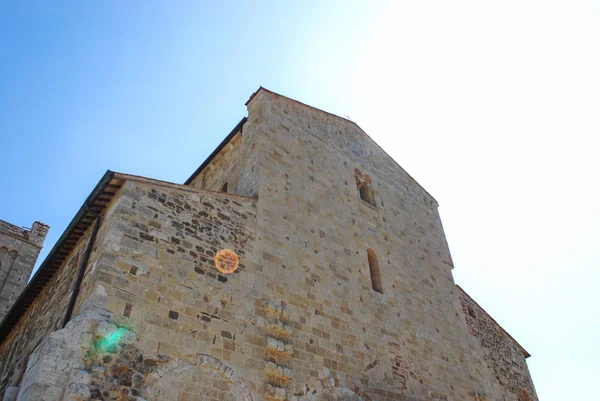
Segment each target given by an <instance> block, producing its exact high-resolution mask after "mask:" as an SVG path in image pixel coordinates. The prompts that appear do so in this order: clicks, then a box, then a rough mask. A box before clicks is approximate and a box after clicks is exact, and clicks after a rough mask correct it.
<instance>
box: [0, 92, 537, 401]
mask: <svg viewBox="0 0 600 401" xmlns="http://www.w3.org/2000/svg"><path fill="white" fill-rule="evenodd" d="M247 108H248V117H247V118H243V119H242V120H241V121H240V123H239V124H238V125H237V126H236V127H235V128H234V129H233V131H231V133H230V134H229V135H228V136H227V137H226V138H225V140H224V141H223V142H222V143H221V144H220V145H219V147H218V148H217V149H216V150H215V151H214V152H213V153H212V154H211V155H210V156H209V158H208V159H207V160H206V161H205V162H204V163H202V165H201V166H200V167H199V168H198V169H197V170H196V171H195V172H194V173H193V174H192V175H191V176H190V178H189V179H188V180H187V181H186V182H185V183H184V184H174V183H170V182H164V181H158V180H153V179H149V178H144V177H138V176H132V175H127V174H121V173H116V172H112V171H108V172H107V173H106V174H105V175H104V176H103V177H102V178H101V180H100V181H99V182H98V184H97V185H96V187H95V188H94V190H93V191H92V192H91V194H90V195H89V197H88V198H87V200H86V201H85V202H84V204H83V205H82V206H81V208H80V209H79V211H77V213H76V215H75V217H74V218H73V220H72V221H71V223H70V224H69V226H68V228H67V229H66V231H65V232H64V233H63V234H62V236H61V237H60V239H59V240H58V242H57V243H56V245H55V246H54V248H53V249H52V250H51V251H50V253H49V255H48V257H47V258H46V259H45V261H44V262H43V263H42V264H41V266H40V268H39V269H38V271H37V272H36V274H35V275H34V277H33V278H32V279H31V281H30V282H29V284H28V285H27V287H26V288H25V289H24V291H23V292H22V294H21V295H20V296H19V297H18V299H16V302H15V303H14V305H13V306H12V307H11V308H10V309H9V310H8V311H7V314H6V316H5V317H4V319H3V321H2V323H1V324H0V344H1V345H0V399H4V400H18V401H34V400H35V401H37V400H44V401H59V400H69V401H74V400H122V401H134V400H135V401H144V400H146V401H164V400H172V401H197V400H214V401H216V400H238V401H242V400H245V401H250V400H254V401H262V400H275V401H283V400H289V401H313V400H314V401H335V400H347V401H351V400H352V401H360V400H365V401H371V400H373V401H376V400H377V401H383V400H406V401H409V400H410V401H422V400H423V401H424V400H452V401H458V400H461V401H465V400H466V401H482V400H488V401H501V400H506V401H533V400H537V395H536V393H535V389H534V386H533V383H532V380H531V377H530V374H529V371H528V368H527V364H526V358H527V357H529V354H528V353H527V351H526V350H525V349H524V348H523V347H521V346H520V345H519V344H518V343H517V342H516V341H515V340H514V339H513V338H512V337H511V336H510V335H508V333H506V332H505V331H504V330H503V329H502V327H500V325H498V323H496V322H495V321H494V319H492V318H491V317H490V316H489V315H488V314H487V313H486V312H485V311H484V310H483V309H482V308H481V307H480V306H479V305H478V304H477V303H476V302H475V301H474V300H473V299H471V298H470V297H469V295H467V294H466V293H465V292H464V291H463V290H462V289H461V288H460V287H458V286H456V285H455V284H454V280H453V278H452V269H453V264H452V259H451V257H450V252H449V249H448V244H447V242H446V238H445V236H444V231H443V229H442V223H441V221H440V216H439V214H438V210H437V207H438V204H437V202H436V201H435V199H434V198H433V197H432V196H431V195H430V194H429V193H428V192H427V191H426V190H425V189H423V188H422V187H421V186H420V185H419V184H418V183H417V182H416V181H415V180H414V179H413V178H412V177H411V176H410V175H409V174H408V173H406V171H404V170H403V169H402V168H401V167H400V166H399V165H398V164H397V163H396V162H395V161H394V160H392V158H390V157H389V156H388V155H387V154H386V153H385V152H384V151H383V150H382V149H381V148H380V147H379V146H378V145H377V144H376V143H375V142H373V141H372V140H371V139H370V138H369V137H368V136H367V135H366V134H365V133H364V132H363V131H362V130H361V129H360V128H359V127H358V126H357V125H356V124H355V123H353V122H351V121H348V120H346V119H343V118H340V117H338V116H335V115H332V114H329V113H326V112H324V111H321V110H318V109H316V108H313V107H310V106H307V105H305V104H302V103H300V102H297V101H295V100H292V99H289V98H286V97H284V96H281V95H278V94H276V93H273V92H270V91H268V90H266V89H263V88H260V89H259V90H258V91H257V92H256V93H254V94H253V95H252V96H251V98H250V100H249V101H248V102H247ZM223 250H230V251H227V255H226V256H227V257H228V258H229V259H228V261H229V262H230V265H229V267H231V263H234V262H238V263H239V264H238V265H237V270H235V272H233V273H231V274H223V273H222V272H221V271H220V270H218V269H217V267H218V266H219V262H215V257H216V256H217V255H221V254H223V253H222V251H223ZM236 255H237V259H235V258H236ZM232 261H233V262H232Z"/></svg>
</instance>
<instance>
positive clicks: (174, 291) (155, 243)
mask: <svg viewBox="0 0 600 401" xmlns="http://www.w3.org/2000/svg"><path fill="white" fill-rule="evenodd" d="M255 202H256V200H255V199H250V198H244V197H239V196H234V195H227V194H222V193H218V192H212V191H204V190H199V189H196V188H191V187H184V186H180V185H171V184H166V183H157V182H153V181H150V180H148V181H143V180H141V181H133V180H132V181H128V182H127V183H126V184H125V185H124V186H123V188H122V189H121V191H120V193H119V195H118V197H117V198H116V199H115V201H114V203H113V205H112V207H111V208H110V210H109V211H108V212H107V214H106V217H105V218H106V224H107V226H108V227H110V228H109V229H108V233H107V235H106V236H105V237H104V240H103V241H102V242H101V243H99V246H100V247H101V250H100V254H99V257H98V258H97V261H96V262H95V263H94V264H93V266H92V267H91V269H90V273H89V275H88V276H87V277H86V279H85V280H84V286H83V287H84V288H85V289H84V291H82V295H81V297H80V300H84V299H86V298H87V296H88V294H90V293H91V291H92V289H93V288H95V287H97V286H99V285H100V286H102V287H104V288H106V293H107V294H108V299H109V301H108V309H109V310H110V311H111V312H112V314H113V320H112V321H113V323H114V324H116V325H117V326H118V327H127V328H128V330H131V331H133V332H135V334H136V335H137V339H138V340H137V342H136V343H135V344H134V345H132V347H133V348H131V350H132V351H131V352H135V353H137V355H146V356H148V355H154V357H152V358H150V357H148V358H150V359H149V362H148V363H149V365H148V366H146V367H144V366H143V364H141V365H139V367H137V368H136V369H138V372H139V373H140V374H142V375H145V374H149V373H150V372H152V371H155V370H156V369H155V366H156V363H158V362H156V360H157V358H158V360H159V362H160V360H162V361H172V363H171V365H170V366H172V370H173V373H172V374H171V375H169V376H168V377H167V376H165V377H164V378H163V379H160V380H159V378H155V379H152V378H150V379H148V380H149V382H148V383H150V382H152V384H148V383H146V382H145V376H144V377H141V378H140V380H142V379H143V380H142V381H141V382H140V381H138V382H137V384H136V383H134V382H128V381H125V383H126V384H127V383H129V384H127V385H126V387H127V389H126V390H123V391H126V392H127V393H128V394H131V393H132V392H135V393H139V394H143V395H144V396H146V397H149V398H147V399H149V400H163V399H165V398H162V397H165V394H166V393H167V394H171V393H172V392H173V391H175V392H176V393H177V392H178V391H180V392H181V394H184V392H186V391H187V392H188V393H189V392H190V391H191V392H193V391H194V390H193V389H192V388H188V389H187V390H186V389H184V388H183V387H182V388H181V389H180V390H177V389H178V388H179V387H178V385H176V384H177V383H180V382H181V381H182V380H183V378H185V377H187V376H186V375H187V374H190V376H189V378H190V380H191V379H193V378H194V377H213V376H214V373H213V372H212V370H214V367H212V368H211V369H212V370H211V369H209V370H207V371H205V369H204V368H201V366H204V365H202V364H201V366H200V367H197V365H196V364H197V362H195V363H194V364H193V366H194V369H196V367H197V368H198V369H199V370H198V371H195V373H194V372H190V371H189V369H192V368H190V367H189V366H191V365H190V363H189V360H190V358H191V359H194V358H195V357H194V355H197V354H203V355H207V358H209V356H210V358H212V359H211V360H214V361H223V362H222V363H228V364H232V363H235V364H236V365H238V366H240V367H243V368H244V372H243V374H244V376H246V375H249V377H252V374H253V372H254V375H255V376H257V375H258V376H260V378H261V379H262V375H263V372H262V369H261V364H260V362H262V361H264V358H263V357H262V355H264V350H261V351H262V352H261V353H260V354H261V358H260V359H256V360H254V361H252V360H248V361H247V362H245V358H246V356H248V355H247V353H250V351H251V350H250V349H249V348H245V347H244V346H239V345H238V346H236V345H237V344H244V343H245V334H244V333H245V331H246V330H250V331H252V330H253V327H252V324H251V320H250V311H253V310H254V302H253V301H248V300H247V299H246V295H245V293H246V291H247V290H248V288H249V287H251V283H252V280H253V274H252V273H250V274H248V271H250V272H252V271H254V270H256V267H255V266H256V263H255V261H254V259H253V255H252V252H251V251H252V249H253V241H254V240H255V219H256V216H255V210H256V209H255V208H256V203H255ZM224 248H229V249H233V250H235V252H236V253H237V254H238V256H239V258H240V266H239V268H238V270H237V272H236V273H234V274H232V275H229V276H224V275H221V274H219V273H218V272H217V271H216V269H215V268H214V263H213V259H214V256H215V254H216V252H217V251H219V250H221V249H224ZM249 299H250V300H251V299H252V298H249ZM78 305H79V302H78ZM76 310H78V307H77V308H76ZM263 338H264V337H263ZM107 355H109V356H110V353H108V352H107ZM159 355H160V356H159ZM111 358H112V359H111ZM136 358H137V357H136ZM161 358H162V359H161ZM143 359H147V358H146V357H144V358H143ZM100 360H101V361H103V362H102V364H108V365H107V366H106V369H113V367H112V366H113V364H114V362H115V361H117V359H114V358H113V357H107V358H106V359H104V357H102V358H101V359H100ZM194 360H195V359H194ZM105 361H109V362H105ZM111 361H112V362H111ZM153 361H154V362H153ZM184 361H188V362H184ZM92 362H93V361H91V362H90V363H92ZM207 363H208V362H207ZM211 363H212V362H211ZM215 363H216V362H215ZM219 363H221V362H219ZM181 364H187V365H186V366H188V368H186V369H187V370H186V369H183V370H182V369H180V367H181ZM102 366H104V365H102ZM119 366H120V365H119ZM136 366H137V365H136ZM210 366H212V365H210ZM220 366H221V365H220ZM223 366H225V365H223ZM103 369H104V368H103ZM114 369H116V370H118V369H121V368H120V367H118V366H117V367H114ZM223 369H224V368H223ZM116 370H115V371H116ZM217 370H218V369H217ZM238 373H239V371H238ZM239 374H241V373H239ZM182 375H183V376H182ZM153 377H154V376H153ZM221 377H222V372H221V373H220V374H217V376H214V379H215V380H216V381H217V382H218V381H219V380H221ZM246 377H248V376H246ZM109 378H110V377H109ZM109 378H107V380H108V379H109ZM229 379H230V378H227V380H228V381H229V382H230V381H231V380H229ZM124 380H125V379H124ZM253 381H254V382H257V381H258V380H256V379H255V380H253ZM103 383H104V382H103V381H102V380H101V378H99V379H98V380H96V381H95V384H93V388H92V390H93V391H92V393H93V394H102V392H103V391H107V394H108V395H106V394H105V395H103V396H102V397H108V396H110V391H109V389H106V387H105V384H103ZM141 383H146V384H145V385H144V386H141ZM192 384H193V383H190V386H191V385H192ZM261 384H262V383H261ZM215 385H216V386H217V387H215V390H214V391H226V389H228V388H229V387H231V385H230V384H227V381H226V382H224V383H222V384H218V383H217V384H215ZM136 386H137V387H136ZM206 386H209V387H211V388H212V387H213V386H212V384H206V385H205V386H204V387H202V386H199V387H198V386H196V388H197V391H200V393H198V396H199V394H202V391H204V390H203V389H205V387H206ZM188 387H189V386H188ZM109 388H110V386H109ZM241 388H242V387H240V385H236V386H234V387H231V389H230V390H231V391H234V392H236V393H237V392H239V391H238V390H239V389H241ZM134 390H135V391H134ZM211 391H213V390H211ZM227 391H229V390H227ZM240 391H241V390H240ZM244 391H246V390H244ZM247 391H250V390H247ZM165 392H166V393H165ZM181 394H179V393H177V394H175V395H174V396H173V398H169V397H171V395H169V397H167V398H168V399H186V398H178V397H180V396H181V397H183V396H184V395H181ZM98 397H100V395H99V396H98ZM217 398H218V397H217ZM93 399H100V398H93ZM104 399H113V398H104ZM115 399H116V398H115ZM119 399H120V398H119ZM124 399H126V398H124ZM190 399H192V398H190Z"/></svg>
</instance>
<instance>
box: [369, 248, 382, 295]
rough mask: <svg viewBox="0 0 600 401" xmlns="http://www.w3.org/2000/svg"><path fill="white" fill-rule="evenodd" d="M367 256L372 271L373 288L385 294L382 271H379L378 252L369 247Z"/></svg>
mask: <svg viewBox="0 0 600 401" xmlns="http://www.w3.org/2000/svg"><path fill="white" fill-rule="evenodd" d="M367 257H368V258H369V270H370V271H371V284H372V286H373V290H374V291H377V292H380V293H382V294H383V286H382V285H381V272H380V271H379V261H378V260H377V254H376V253H375V251H374V250H372V249H371V248H369V249H367Z"/></svg>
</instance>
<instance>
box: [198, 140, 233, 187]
mask: <svg viewBox="0 0 600 401" xmlns="http://www.w3.org/2000/svg"><path fill="white" fill-rule="evenodd" d="M242 161H243V159H242V134H241V133H239V132H238V133H237V134H236V135H234V136H233V138H231V140H230V141H229V143H227V145H225V147H224V148H223V149H221V151H220V152H219V153H218V154H217V155H216V156H215V157H214V158H213V159H212V160H211V162H210V164H209V165H208V166H207V167H206V168H205V169H204V170H203V171H202V173H201V174H199V175H198V176H197V177H196V178H195V179H194V180H193V181H192V182H191V183H190V185H191V186H193V187H198V188H202V189H209V190H213V191H222V188H223V184H225V183H227V188H228V190H227V191H226V192H229V193H237V192H236V188H237V185H238V181H239V178H240V169H241V163H242Z"/></svg>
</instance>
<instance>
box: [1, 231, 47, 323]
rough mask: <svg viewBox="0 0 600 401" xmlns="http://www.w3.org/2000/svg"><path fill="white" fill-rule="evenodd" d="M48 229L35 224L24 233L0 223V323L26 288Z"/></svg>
mask: <svg viewBox="0 0 600 401" xmlns="http://www.w3.org/2000/svg"><path fill="white" fill-rule="evenodd" d="M49 228H50V227H48V226H47V225H45V224H42V223H40V222H37V221H36V222H35V223H33V225H32V226H31V229H30V230H28V229H26V228H21V227H17V226H15V225H12V224H10V223H7V222H6V221H3V220H0V320H2V318H4V315H6V313H7V312H8V310H9V309H10V308H11V307H12V305H13V303H14V302H15V301H16V300H17V298H18V297H19V295H20V294H21V292H22V291H23V289H24V288H25V286H26V285H27V281H28V280H29V276H30V275H31V271H32V270H33V267H34V266H35V262H36V260H37V258H38V255H39V253H40V250H41V249H42V245H43V244H44V239H45V238H46V234H47V233H48V229H49Z"/></svg>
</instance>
